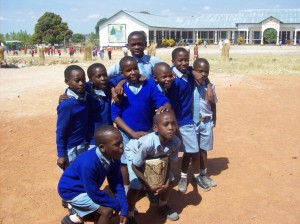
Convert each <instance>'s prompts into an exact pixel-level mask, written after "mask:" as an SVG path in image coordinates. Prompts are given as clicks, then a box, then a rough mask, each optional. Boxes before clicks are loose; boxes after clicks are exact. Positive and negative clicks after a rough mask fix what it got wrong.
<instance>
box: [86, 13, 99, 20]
mask: <svg viewBox="0 0 300 224" xmlns="http://www.w3.org/2000/svg"><path fill="white" fill-rule="evenodd" d="M100 17H101V16H100V14H98V13H97V14H92V15H89V16H88V17H87V19H98V18H100Z"/></svg>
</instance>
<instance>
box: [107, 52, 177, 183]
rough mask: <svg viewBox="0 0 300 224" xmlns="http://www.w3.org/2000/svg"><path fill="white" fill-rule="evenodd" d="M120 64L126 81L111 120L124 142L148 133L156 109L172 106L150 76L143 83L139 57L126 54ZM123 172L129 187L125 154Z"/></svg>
mask: <svg viewBox="0 0 300 224" xmlns="http://www.w3.org/2000/svg"><path fill="white" fill-rule="evenodd" d="M120 67H121V70H122V74H123V76H124V78H125V79H126V82H125V83H124V84H123V89H124V93H125V95H126V97H125V98H123V100H122V102H121V103H120V105H116V104H115V103H113V104H112V106H111V117H112V120H113V121H114V122H115V123H116V125H117V126H118V128H119V130H120V132H121V134H122V137H123V143H124V146H126V144H127V143H128V141H129V140H130V139H131V138H134V139H137V138H140V137H142V136H144V135H146V134H147V133H148V132H149V131H150V130H151V128H152V117H153V115H154V113H155V111H157V112H158V113H159V112H162V111H164V110H169V109H171V105H170V104H169V101H168V99H167V98H166V97H165V96H164V95H163V94H162V93H161V92H160V91H159V90H158V88H157V87H156V84H155V83H154V81H153V80H151V79H147V80H145V81H144V82H143V83H140V81H139V78H140V73H139V68H138V65H137V62H136V60H135V59H134V58H133V57H130V56H127V57H124V58H122V59H121V61H120ZM121 162H122V164H124V165H125V166H122V167H121V168H122V174H123V177H124V184H125V189H128V185H129V182H128V178H127V177H128V172H127V167H126V164H127V162H126V157H125V155H123V156H122V159H121Z"/></svg>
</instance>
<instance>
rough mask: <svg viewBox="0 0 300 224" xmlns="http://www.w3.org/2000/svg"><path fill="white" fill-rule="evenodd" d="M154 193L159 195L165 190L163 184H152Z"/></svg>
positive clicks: (151, 189)
mask: <svg viewBox="0 0 300 224" xmlns="http://www.w3.org/2000/svg"><path fill="white" fill-rule="evenodd" d="M149 190H150V191H151V192H152V193H153V194H154V195H159V193H160V191H161V190H163V188H162V186H161V185H151V186H150V189H149Z"/></svg>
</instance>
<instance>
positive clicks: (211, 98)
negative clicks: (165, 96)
mask: <svg viewBox="0 0 300 224" xmlns="http://www.w3.org/2000/svg"><path fill="white" fill-rule="evenodd" d="M205 98H206V100H207V101H208V102H210V103H213V102H214V93H213V91H212V86H211V83H210V82H209V83H208V84H207V91H206V96H205Z"/></svg>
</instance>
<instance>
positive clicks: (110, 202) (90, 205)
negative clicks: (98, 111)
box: [58, 125, 128, 224]
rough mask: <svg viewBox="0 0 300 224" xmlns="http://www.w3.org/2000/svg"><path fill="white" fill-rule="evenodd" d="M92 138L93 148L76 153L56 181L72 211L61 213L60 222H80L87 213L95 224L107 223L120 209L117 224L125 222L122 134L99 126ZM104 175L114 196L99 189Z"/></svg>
mask: <svg viewBox="0 0 300 224" xmlns="http://www.w3.org/2000/svg"><path fill="white" fill-rule="evenodd" d="M94 138H95V142H96V145H97V147H95V148H93V149H91V150H89V151H87V152H86V153H83V154H82V155H80V156H79V157H78V158H77V159H76V160H75V161H74V163H73V164H72V165H71V166H69V167H68V168H67V169H66V170H65V172H64V173H63V175H62V176H61V178H60V181H59V183H58V193H59V195H60V196H61V197H62V199H63V200H66V201H67V202H68V203H69V204H70V205H71V206H72V210H74V211H75V214H72V215H67V216H65V217H64V218H63V219H62V221H61V223H62V224H72V223H83V221H84V220H85V219H86V218H87V217H88V216H93V217H95V219H96V222H97V223H98V224H108V223H110V220H111V218H112V216H113V215H117V214H118V213H119V212H120V211H121V217H120V223H121V224H125V223H126V221H127V215H128V205H127V201H126V195H125V191H124V185H123V182H122V175H121V172H120V158H121V155H122V153H123V143H122V136H121V134H120V132H119V131H118V130H117V129H116V128H114V127H113V126H110V125H103V126H101V127H100V128H98V129H97V130H96V132H95V136H94ZM105 178H107V180H108V183H109V186H110V189H111V191H112V193H114V194H115V197H113V196H111V195H110V194H108V193H106V192H105V191H102V190H100V187H101V186H102V184H103V182H104V180H105ZM99 215H100V217H99Z"/></svg>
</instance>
